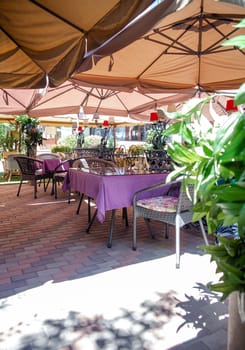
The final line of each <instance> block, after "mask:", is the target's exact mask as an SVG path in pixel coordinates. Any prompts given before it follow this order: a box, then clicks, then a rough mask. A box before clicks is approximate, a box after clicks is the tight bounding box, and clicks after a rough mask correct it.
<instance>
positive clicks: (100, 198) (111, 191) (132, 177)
mask: <svg viewBox="0 0 245 350" xmlns="http://www.w3.org/2000/svg"><path fill="white" fill-rule="evenodd" d="M166 178H167V173H154V172H149V171H137V170H136V171H133V170H132V169H131V170H130V171H127V170H125V169H121V168H120V169H118V170H115V171H114V172H112V171H111V170H110V171H108V172H105V171H102V170H100V169H91V168H90V169H84V168H80V169H77V168H70V169H69V171H68V173H67V175H66V177H65V180H64V182H63V185H62V189H63V191H68V190H69V191H70V190H75V191H77V192H79V193H80V194H83V195H86V196H87V197H88V198H93V199H94V200H95V203H96V208H97V209H96V216H97V219H98V221H99V222H100V223H103V222H104V221H105V216H106V212H107V211H112V218H111V224H110V231H109V241H108V244H107V246H108V247H111V245H112V232H113V227H114V219H115V211H116V209H123V208H127V207H130V206H132V204H133V196H134V193H135V192H136V191H139V190H141V189H143V188H145V187H148V186H151V185H155V184H158V183H161V182H165V181H166ZM159 191H160V192H159ZM164 191H165V192H167V189H166V188H165V189H164ZM160 194H165V193H162V190H153V191H150V192H148V193H147V194H145V195H144V196H152V195H160ZM142 198H144V197H142ZM87 232H88V230H87Z"/></svg>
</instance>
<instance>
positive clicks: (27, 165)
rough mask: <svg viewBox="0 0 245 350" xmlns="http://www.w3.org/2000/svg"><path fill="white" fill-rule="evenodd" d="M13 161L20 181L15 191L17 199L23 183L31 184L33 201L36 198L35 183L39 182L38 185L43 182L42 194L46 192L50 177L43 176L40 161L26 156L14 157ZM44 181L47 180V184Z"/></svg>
mask: <svg viewBox="0 0 245 350" xmlns="http://www.w3.org/2000/svg"><path fill="white" fill-rule="evenodd" d="M14 159H15V160H16V162H17V163H18V165H19V168H20V172H21V179H20V184H19V188H18V191H17V197H19V194H20V190H21V186H22V183H23V181H32V182H33V185H34V186H33V187H34V198H35V199H36V198H37V182H39V184H40V183H41V182H43V188H44V192H46V190H47V186H48V183H49V180H50V177H49V176H48V174H43V171H42V161H40V160H38V159H34V158H30V157H27V156H17V157H14ZM46 179H47V180H48V182H47V183H46V182H45V180H46Z"/></svg>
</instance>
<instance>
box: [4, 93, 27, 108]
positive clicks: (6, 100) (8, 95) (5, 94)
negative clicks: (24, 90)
mask: <svg viewBox="0 0 245 350" xmlns="http://www.w3.org/2000/svg"><path fill="white" fill-rule="evenodd" d="M1 90H2V91H3V93H4V96H3V100H4V102H5V104H6V105H7V106H8V105H9V102H8V97H11V98H12V99H13V100H14V101H15V102H17V103H18V104H19V105H20V106H22V107H24V108H26V106H25V105H24V104H23V103H21V102H20V101H19V100H17V98H15V97H14V96H13V95H11V94H10V93H9V92H8V91H6V90H5V89H1Z"/></svg>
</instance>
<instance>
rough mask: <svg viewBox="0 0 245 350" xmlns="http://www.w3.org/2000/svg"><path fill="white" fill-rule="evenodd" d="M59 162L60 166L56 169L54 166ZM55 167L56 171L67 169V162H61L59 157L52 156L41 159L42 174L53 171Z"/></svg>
mask: <svg viewBox="0 0 245 350" xmlns="http://www.w3.org/2000/svg"><path fill="white" fill-rule="evenodd" d="M59 164H61V165H60V167H59V168H57V169H56V167H57V166H58V165H59ZM55 169H56V170H58V171H68V169H69V162H66V163H64V164H62V161H61V159H59V158H52V159H44V160H43V165H42V172H43V174H47V173H53V172H54V170H55Z"/></svg>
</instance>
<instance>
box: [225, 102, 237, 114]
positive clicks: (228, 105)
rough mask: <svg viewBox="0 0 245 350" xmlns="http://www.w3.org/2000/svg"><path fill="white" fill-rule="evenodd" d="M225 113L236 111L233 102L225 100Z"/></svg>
mask: <svg viewBox="0 0 245 350" xmlns="http://www.w3.org/2000/svg"><path fill="white" fill-rule="evenodd" d="M225 110H226V112H235V111H238V108H237V106H235V103H234V100H227V101H226V107H225Z"/></svg>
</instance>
